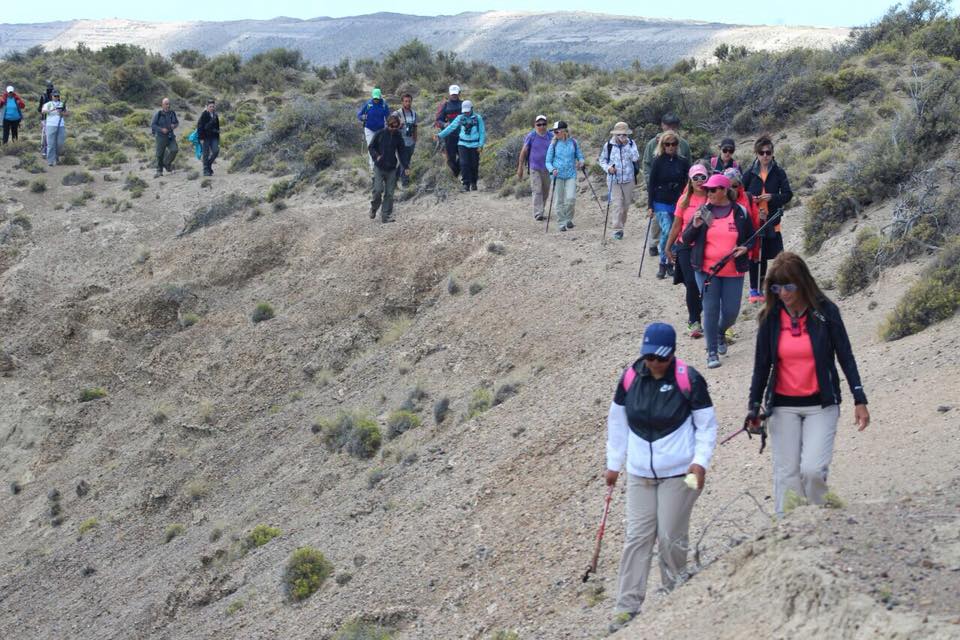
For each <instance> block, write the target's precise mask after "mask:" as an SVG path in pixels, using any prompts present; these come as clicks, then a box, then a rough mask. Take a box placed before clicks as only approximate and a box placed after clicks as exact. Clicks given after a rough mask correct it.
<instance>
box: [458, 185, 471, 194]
mask: <svg viewBox="0 0 960 640" xmlns="http://www.w3.org/2000/svg"><path fill="white" fill-rule="evenodd" d="M468 191H470V185H468V184H464V185H460V193H466V192H468Z"/></svg>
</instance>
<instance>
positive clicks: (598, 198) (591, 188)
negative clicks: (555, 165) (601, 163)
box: [580, 167, 610, 213]
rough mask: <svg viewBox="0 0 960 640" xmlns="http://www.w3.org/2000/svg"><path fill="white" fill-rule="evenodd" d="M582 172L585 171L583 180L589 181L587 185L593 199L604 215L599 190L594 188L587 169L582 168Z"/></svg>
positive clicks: (608, 195) (608, 198)
mask: <svg viewBox="0 0 960 640" xmlns="http://www.w3.org/2000/svg"><path fill="white" fill-rule="evenodd" d="M580 170H581V171H583V178H584V179H585V180H586V181H587V184H588V185H590V191H591V192H592V193H593V199H594V200H596V201H597V206H598V207H600V213H603V205H602V204H600V196H598V195H597V190H596V189H594V188H593V183H592V182H590V177H589V176H587V168H586V167H580ZM609 201H610V193H609V191H608V192H607V202H609Z"/></svg>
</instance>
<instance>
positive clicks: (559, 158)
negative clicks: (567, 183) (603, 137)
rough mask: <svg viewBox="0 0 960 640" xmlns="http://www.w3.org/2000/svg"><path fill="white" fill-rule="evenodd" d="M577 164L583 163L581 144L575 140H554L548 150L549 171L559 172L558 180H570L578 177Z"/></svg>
mask: <svg viewBox="0 0 960 640" xmlns="http://www.w3.org/2000/svg"><path fill="white" fill-rule="evenodd" d="M577 162H583V154H582V153H581V152H580V144H579V143H578V142H577V141H576V140H574V139H573V138H567V139H566V140H560V139H559V138H554V140H553V142H552V143H550V148H549V149H547V171H549V172H550V173H553V170H554V169H556V170H557V178H558V179H560V180H569V179H570V178H576V177H577Z"/></svg>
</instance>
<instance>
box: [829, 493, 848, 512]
mask: <svg viewBox="0 0 960 640" xmlns="http://www.w3.org/2000/svg"><path fill="white" fill-rule="evenodd" d="M823 506H824V507H825V508H827V509H843V508H844V507H845V506H847V503H846V502H844V501H843V498H841V497H840V496H838V495H837V494H836V493H834V492H833V491H827V493H826V495H824V496H823Z"/></svg>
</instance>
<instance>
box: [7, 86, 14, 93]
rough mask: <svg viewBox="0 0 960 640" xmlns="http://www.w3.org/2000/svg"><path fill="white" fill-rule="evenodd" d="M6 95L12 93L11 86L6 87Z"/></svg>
mask: <svg viewBox="0 0 960 640" xmlns="http://www.w3.org/2000/svg"><path fill="white" fill-rule="evenodd" d="M7 93H13V85H12V84H11V85H10V86H8V87H7Z"/></svg>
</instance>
